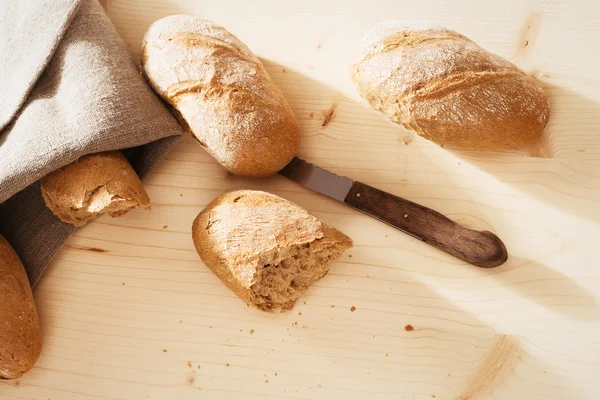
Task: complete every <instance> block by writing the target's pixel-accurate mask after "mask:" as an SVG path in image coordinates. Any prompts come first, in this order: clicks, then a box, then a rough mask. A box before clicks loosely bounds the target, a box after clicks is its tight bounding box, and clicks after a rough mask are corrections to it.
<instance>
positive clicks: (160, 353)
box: [0, 0, 600, 400]
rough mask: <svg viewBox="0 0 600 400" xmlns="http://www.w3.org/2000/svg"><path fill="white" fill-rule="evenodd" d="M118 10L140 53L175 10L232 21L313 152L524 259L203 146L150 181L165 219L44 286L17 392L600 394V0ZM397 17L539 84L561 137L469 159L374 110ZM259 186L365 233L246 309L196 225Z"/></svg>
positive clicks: (136, 224)
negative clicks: (360, 77)
mask: <svg viewBox="0 0 600 400" xmlns="http://www.w3.org/2000/svg"><path fill="white" fill-rule="evenodd" d="M104 5H105V7H106V9H107V11H108V15H109V17H110V18H111V19H112V21H113V22H114V24H115V25H116V27H117V30H118V32H119V33H120V34H121V36H122V37H123V38H124V40H125V41H126V43H127V44H128V45H129V46H130V49H131V51H132V53H133V54H134V56H135V57H136V58H137V59H139V47H140V41H141V38H142V36H143V34H144V32H145V30H146V29H147V27H148V26H149V25H150V24H151V23H152V22H153V21H155V20H157V19H159V18H161V17H163V16H166V15H170V14H177V13H189V14H194V15H199V16H202V17H205V18H207V19H211V20H213V21H215V22H217V23H219V24H221V25H223V26H225V27H226V28H228V29H229V30H231V31H232V32H233V33H234V34H236V35H237V36H238V37H239V38H240V39H241V40H243V41H244V42H245V43H246V44H248V46H249V47H250V48H251V49H253V51H254V52H255V53H256V54H257V55H258V56H259V57H261V58H262V59H263V60H264V63H265V65H266V67H267V69H268V71H269V72H270V73H271V75H272V77H273V79H274V80H275V81H276V82H277V83H278V84H279V85H280V86H281V88H282V90H283V92H284V94H285V95H286V97H287V98H288V99H289V102H290V104H291V105H292V107H293V109H294V111H295V112H296V115H297V116H298V119H299V121H300V124H301V129H302V144H301V150H300V155H301V156H302V157H305V158H306V159H308V160H310V161H312V162H315V163H317V164H319V165H321V166H323V167H326V168H329V169H331V170H332V171H335V172H336V173H339V174H344V175H347V176H350V177H352V178H354V179H358V180H362V181H363V182H365V183H368V184H370V185H372V186H375V187H378V188H380V189H383V190H386V191H389V192H391V193H394V194H396V195H400V196H403V197H405V198H408V199H410V200H413V201H416V202H419V203H422V204H424V205H426V206H429V207H432V208H435V209H437V210H439V211H440V212H442V213H444V214H446V215H448V216H449V217H451V218H453V219H455V220H458V221H460V222H462V223H465V224H468V225H470V226H472V227H475V228H478V229H489V230H492V231H493V232H495V233H497V234H498V235H499V236H500V237H501V238H503V240H504V241H505V243H506V246H507V248H508V250H509V252H510V258H509V261H508V262H507V264H506V265H505V266H503V267H501V268H498V269H493V270H483V269H478V268H475V267H471V266H467V265H465V264H464V263H462V262H459V261H458V260H456V259H453V258H452V257H450V256H447V255H445V254H443V253H440V252H438V251H436V250H434V249H432V248H430V247H428V246H426V245H424V244H422V243H419V242H417V241H416V240H414V239H412V238H410V237H408V236H407V235H404V234H402V233H401V232H398V231H395V230H394V229H392V228H390V227H388V226H385V225H383V224H381V223H379V222H377V221H375V220H373V219H370V218H368V217H366V216H364V215H361V214H359V213H357V212H355V211H353V210H351V209H349V208H346V207H344V206H343V205H340V204H337V203H335V202H334V201H332V200H329V199H326V198H324V197H322V196H319V195H317V194H314V193H311V192H310V191H308V190H305V189H303V188H302V187H300V186H298V185H296V184H294V183H292V182H289V181H286V180H285V179H284V178H281V177H272V178H268V179H260V180H258V179H256V180H250V179H244V178H239V177H234V176H230V175H228V174H227V173H226V172H225V171H224V170H223V169H222V168H221V167H220V166H219V165H218V164H216V163H215V162H214V161H213V160H212V159H211V158H210V156H208V155H207V153H205V152H204V151H203V150H202V149H201V148H200V146H198V145H197V144H195V143H194V142H193V141H192V140H191V139H186V140H185V141H184V142H183V143H181V144H180V145H179V146H178V147H177V148H176V149H175V150H174V151H173V152H171V153H170V154H169V155H168V156H167V159H166V160H165V161H164V162H163V163H162V164H161V165H160V167H159V168H158V169H157V170H156V172H155V173H154V174H153V175H152V176H151V177H150V179H148V181H147V183H146V187H147V190H148V193H149V195H150V197H151V198H152V200H153V206H152V210H151V211H149V212H144V211H139V212H132V213H130V214H128V215H126V216H124V217H122V218H119V219H111V218H108V217H102V218H100V219H99V220H98V221H97V222H95V223H93V224H91V225H90V226H88V227H86V228H85V229H83V230H82V231H80V232H79V233H78V234H77V235H75V236H74V237H73V238H71V240H69V242H68V244H67V245H66V246H65V247H64V249H63V250H62V251H61V252H60V253H59V254H58V255H57V257H56V259H55V261H54V262H53V264H52V266H51V268H50V269H49V270H48V272H47V274H46V275H45V277H44V278H43V280H42V281H41V283H40V284H39V285H38V287H37V288H36V290H35V297H36V301H37V305H38V309H39V313H40V317H41V321H42V328H43V334H44V350H43V353H42V355H41V357H40V359H39V361H38V363H37V365H36V367H35V368H34V369H33V370H32V371H31V372H30V373H28V374H27V375H26V376H24V377H23V378H21V379H19V380H16V381H5V382H0V398H2V399H88V398H89V399H127V400H129V399H197V398H206V399H268V398H273V399H287V398H289V399H338V398H344V399H365V398H368V399H432V398H435V399H511V400H512V399H517V400H518V399H598V398H600V341H599V339H598V331H599V330H600V308H599V305H598V304H599V300H600V296H599V295H598V292H599V291H600V290H599V289H600V261H599V260H598V255H597V254H598V247H599V246H600V113H599V111H600V77H599V74H598V65H600V52H598V48H600V26H599V25H598V16H599V15H600V2H598V1H594V0H587V1H585V0H581V1H567V0H561V1H558V0H539V1H538V0H507V1H502V2H497V1H476V0H472V1H470V0H460V1H453V2H447V1H443V0H419V1H391V0H371V1H359V0H347V1H341V0H304V1H302V2H291V1H277V2H276V1H268V0H259V1H256V0H255V1H240V0H235V1H234V0H221V1H209V0H203V1H192V0H179V1H175V0H169V1H163V0H144V1H142V0H113V1H108V2H107V1H105V2H104ZM387 19H419V20H433V21H438V22H441V23H443V24H445V25H447V26H449V27H451V28H454V29H456V30H458V31H460V32H461V33H463V34H465V35H467V36H469V37H470V38H472V39H473V40H475V41H476V42H477V43H479V44H480V45H482V46H483V47H485V48H486V49H488V50H490V51H493V52H496V53H498V54H500V55H502V56H504V57H506V58H507V59H509V60H511V61H513V62H515V63H516V64H518V65H519V66H520V67H522V68H523V69H525V70H526V71H528V72H530V73H532V74H534V75H536V76H537V77H539V78H540V79H541V81H542V82H543V84H544V86H545V88H546V90H547V93H548V95H549V97H550V101H551V106H552V117H551V122H550V125H549V126H548V128H547V132H546V133H545V134H544V137H543V138H542V139H541V140H539V141H538V142H537V143H535V144H532V145H530V146H527V147H526V148H523V149H519V150H514V151H506V152H495V153H481V152H464V151H452V150H447V149H443V148H440V147H438V146H436V145H433V144H432V143H429V142H427V141H425V140H423V139H421V138H419V137H416V136H415V135H413V134H412V133H410V132H408V131H406V130H404V129H402V128H400V127H398V126H395V125H393V124H391V123H390V122H388V121H387V120H386V119H385V118H384V117H382V116H381V115H379V114H378V113H376V112H374V111H373V110H372V109H370V108H369V107H368V106H367V105H366V104H365V102H364V101H363V100H361V98H360V97H359V96H358V95H357V93H356V91H355V89H354V86H353V84H352V83H351V81H350V78H349V76H348V66H349V63H350V61H351V60H352V55H353V51H354V49H355V46H356V43H357V41H358V39H359V38H360V36H361V35H362V33H363V32H364V31H365V30H366V29H367V28H369V27H370V26H372V25H373V24H375V23H377V22H380V21H384V20H387ZM240 188H255V189H262V190H267V191H270V192H272V193H275V194H277V195H280V196H282V197H285V198H287V199H289V200H291V201H294V202H296V203H298V204H299V205H301V206H303V207H306V208H307V209H309V210H310V211H311V212H313V213H314V214H315V215H317V216H319V217H321V218H322V219H324V220H325V221H326V222H328V223H330V224H332V225H334V226H336V227H337V228H339V229H340V230H342V231H343V232H345V233H346V234H348V235H349V236H351V237H352V238H353V239H354V241H355V247H354V248H353V249H352V250H350V251H349V252H348V253H347V254H346V255H344V257H343V258H342V260H341V261H340V262H339V263H337V264H336V265H335V266H334V267H333V268H332V270H331V273H330V274H329V275H328V276H327V277H325V278H324V279H322V280H321V281H319V282H318V283H317V284H316V285H315V286H314V287H313V288H311V289H310V290H309V292H308V293H307V295H306V297H304V298H302V299H301V300H300V301H299V302H298V304H297V305H296V307H295V308H294V310H293V311H292V312H290V313H287V314H282V315H270V314H264V313H261V312H259V311H255V310H252V309H249V308H247V307H246V306H245V305H244V304H243V303H242V302H241V301H240V300H238V299H237V298H236V297H235V296H234V295H233V294H232V293H231V292H230V291H228V290H227V289H226V288H225V287H224V286H223V285H222V284H221V283H220V281H219V280H218V279H217V278H216V277H215V276H214V275H212V273H211V272H210V271H209V270H208V269H207V268H206V267H205V266H204V265H203V264H202V262H201V261H200V260H199V258H198V256H197V254H196V252H195V251H194V249H193V244H192V240H191V235H190V229H191V223H192V220H193V219H194V217H195V216H196V215H197V214H198V212H199V211H200V210H202V208H203V207H204V206H205V205H206V204H207V203H208V202H210V201H211V200H212V199H214V198H215V197H216V196H218V195H219V194H221V193H223V192H224V191H227V190H231V189H240ZM352 308H355V311H351V309H352Z"/></svg>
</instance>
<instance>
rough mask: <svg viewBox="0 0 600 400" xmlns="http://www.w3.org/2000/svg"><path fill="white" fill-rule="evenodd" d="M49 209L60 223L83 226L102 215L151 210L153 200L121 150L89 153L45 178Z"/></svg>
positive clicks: (43, 180)
mask: <svg viewBox="0 0 600 400" xmlns="http://www.w3.org/2000/svg"><path fill="white" fill-rule="evenodd" d="M41 189H42V196H43V197H44V202H45V203H46V207H48V208H49V209H50V211H52V212H53V213H54V215H56V216H57V217H58V218H60V220H61V221H63V222H66V223H68V224H72V225H75V226H84V225H85V224H87V223H88V222H89V221H91V220H93V219H95V218H96V217H97V216H99V215H100V214H108V215H110V216H111V217H119V216H121V215H123V214H125V213H126V212H127V211H129V210H132V209H134V208H150V198H149V197H148V194H146V190H144V185H143V184H142V182H141V181H140V178H139V177H138V175H137V174H136V172H135V171H134V169H133V167H132V166H131V164H129V162H128V161H127V159H126V158H125V157H124V156H123V154H121V152H120V151H110V152H104V153H96V154H90V155H87V156H83V157H81V158H80V159H79V160H77V161H75V162H74V163H71V164H69V165H67V166H66V167H63V168H60V169H58V170H56V171H54V172H52V173H50V174H48V175H47V176H45V177H44V178H43V179H42V182H41Z"/></svg>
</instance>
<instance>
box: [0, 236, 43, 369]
mask: <svg viewBox="0 0 600 400" xmlns="http://www.w3.org/2000/svg"><path fill="white" fill-rule="evenodd" d="M41 351H42V339H41V334H40V323H39V320H38V315H37V311H36V309H35V303H34V301H33V294H32V293H31V287H30V286H29V280H28V279H27V274H26V273H25V268H23V264H21V260H19V257H18V256H17V254H16V253H15V251H14V250H13V249H12V247H11V246H10V244H8V242H7V241H6V239H4V237H3V236H1V235H0V378H3V379H14V378H18V377H19V376H21V375H23V374H24V373H25V372H27V371H29V370H30V369H31V368H32V367H33V365H34V364H35V362H36V361H37V359H38V357H39V355H40V352H41Z"/></svg>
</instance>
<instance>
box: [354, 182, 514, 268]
mask: <svg viewBox="0 0 600 400" xmlns="http://www.w3.org/2000/svg"><path fill="white" fill-rule="evenodd" d="M344 202H345V203H346V204H348V205H349V206H351V207H353V208H355V209H357V210H358V211H362V212H363V213H365V214H367V215H370V216H372V217H375V218H377V219H378V220H380V221H382V222H385V223H387V224H389V225H391V226H393V227H394V228H397V229H399V230H401V231H403V232H406V233H408V234H409V235H412V236H414V237H416V238H417V239H420V240H422V241H424V242H425V243H428V244H430V245H432V246H434V247H437V248H438V249H440V250H442V251H445V252H446V253H449V254H452V255H453V256H455V257H457V258H460V259H461V260H464V261H466V262H468V263H470V264H473V265H476V266H478V267H483V268H492V267H497V266H499V265H501V264H503V263H504V262H505V261H506V260H507V258H508V253H507V251H506V247H505V246H504V243H502V241H501V240H500V238H499V237H498V236H496V235H494V234H493V233H491V232H488V231H476V230H474V229H469V228H466V227H464V226H462V225H459V224H457V223H456V222H454V221H452V220H451V219H449V218H448V217H445V216H444V215H442V214H440V213H439V212H437V211H434V210H432V209H430V208H427V207H423V206H422V205H419V204H416V203H413V202H412V201H409V200H406V199H403V198H401V197H398V196H394V195H392V194H389V193H386V192H384V191H382V190H379V189H375V188H374V187H372V186H369V185H365V184H364V183H361V182H354V184H353V185H352V189H350V192H349V193H348V195H347V196H346V199H345V200H344Z"/></svg>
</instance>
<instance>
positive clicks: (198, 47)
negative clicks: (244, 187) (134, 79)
mask: <svg viewBox="0 0 600 400" xmlns="http://www.w3.org/2000/svg"><path fill="white" fill-rule="evenodd" d="M142 66H143V70H144V73H145V74H146V76H147V78H148V80H149V81H150V84H151V85H152V87H153V88H154V90H155V91H156V92H157V93H158V94H159V95H160V96H161V97H162V98H163V99H164V100H165V101H166V102H168V103H169V104H170V105H171V106H172V107H173V108H174V109H175V113H176V115H177V116H178V118H179V120H180V121H181V122H182V123H183V125H184V126H185V127H186V128H187V129H188V130H189V131H190V132H191V133H192V134H193V135H194V136H195V137H196V139H198V141H199V142H200V144H201V145H203V146H204V147H205V148H206V150H207V151H208V152H209V153H210V154H211V155H212V156H213V157H214V158H215V159H216V160H217V161H218V162H219V163H220V164H221V165H222V166H223V167H225V168H226V169H227V170H229V171H230V172H231V173H233V174H236V175H245V176H256V177H259V176H268V175H272V174H274V173H276V172H278V171H279V170H281V169H282V168H283V167H284V166H285V165H286V164H287V163H288V162H289V161H290V160H291V159H292V157H293V156H294V155H295V154H296V151H297V150H298V145H299V129H298V122H297V121H296V118H295V116H294V113H293V112H292V110H291V108H290V106H289V105H288V103H287V101H286V99H285V98H284V97H283V94H282V93H281V90H279V88H278V87H277V86H276V85H275V83H274V82H273V80H272V79H271V78H270V77H269V74H268V73H267V71H266V70H265V68H264V66H263V65H262V63H261V62H260V60H259V59H258V57H256V56H255V55H254V54H253V53H252V52H251V51H250V49H248V47H247V46H246V45H245V44H244V43H242V42H241V41H240V40H239V39H238V38H236V37H235V36H233V35H232V34H231V33H229V32H228V31H227V30H226V29H225V28H223V27H221V26H218V25H215V24H213V23H212V22H209V21H205V20H202V19H200V18H196V17H192V16H188V15H173V16H170V17H166V18H163V19H161V20H159V21H157V22H155V23H154V24H152V26H151V27H150V28H149V29H148V31H147V32H146V35H145V37H144V40H143V43H142Z"/></svg>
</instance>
